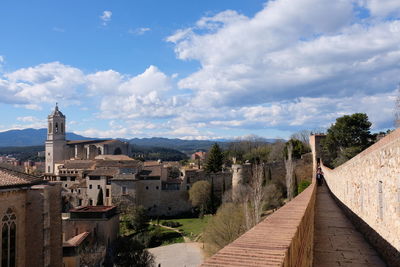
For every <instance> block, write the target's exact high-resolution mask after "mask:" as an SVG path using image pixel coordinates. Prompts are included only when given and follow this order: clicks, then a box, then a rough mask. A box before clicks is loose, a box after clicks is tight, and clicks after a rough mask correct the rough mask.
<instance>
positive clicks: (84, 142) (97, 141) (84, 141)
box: [67, 139, 110, 145]
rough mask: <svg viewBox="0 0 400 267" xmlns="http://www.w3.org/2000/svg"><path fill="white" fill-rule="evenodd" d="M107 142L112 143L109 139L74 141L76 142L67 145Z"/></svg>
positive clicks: (68, 142)
mask: <svg viewBox="0 0 400 267" xmlns="http://www.w3.org/2000/svg"><path fill="white" fill-rule="evenodd" d="M105 141H110V140H108V139H98V140H74V141H67V145H84V144H96V143H103V142H105Z"/></svg>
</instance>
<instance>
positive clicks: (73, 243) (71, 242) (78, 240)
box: [63, 232, 89, 247]
mask: <svg viewBox="0 0 400 267" xmlns="http://www.w3.org/2000/svg"><path fill="white" fill-rule="evenodd" d="M88 235H89V232H83V233H80V234H79V235H76V236H74V237H73V238H70V239H68V240H67V241H66V242H64V243H63V247H79V245H80V244H82V242H83V241H84V240H85V239H86V237H88Z"/></svg>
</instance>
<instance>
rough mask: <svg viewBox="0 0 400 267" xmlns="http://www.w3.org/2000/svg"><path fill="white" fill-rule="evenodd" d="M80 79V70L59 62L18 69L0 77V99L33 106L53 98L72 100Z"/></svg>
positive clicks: (80, 81)
mask: <svg viewBox="0 0 400 267" xmlns="http://www.w3.org/2000/svg"><path fill="white" fill-rule="evenodd" d="M83 81H84V75H83V73H82V71H81V70H79V69H77V68H73V67H70V66H67V65H63V64H61V63H59V62H52V63H47V64H40V65H38V66H35V67H29V68H22V69H19V70H16V71H14V72H11V73H5V74H4V75H3V77H0V93H1V95H2V98H1V99H0V102H3V103H14V104H33V105H35V104H36V105H37V104H39V103H43V102H56V100H57V99H66V100H74V99H76V98H77V90H76V89H77V88H78V87H79V86H80V85H82V84H83Z"/></svg>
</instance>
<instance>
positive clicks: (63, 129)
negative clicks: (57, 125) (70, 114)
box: [61, 123, 65, 134]
mask: <svg viewBox="0 0 400 267" xmlns="http://www.w3.org/2000/svg"><path fill="white" fill-rule="evenodd" d="M64 132H65V128H64V123H61V133H62V134H63V133H64Z"/></svg>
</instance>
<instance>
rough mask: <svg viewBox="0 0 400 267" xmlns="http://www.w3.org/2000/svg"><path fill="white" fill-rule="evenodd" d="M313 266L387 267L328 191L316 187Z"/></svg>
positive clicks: (323, 187) (321, 187) (325, 188)
mask: <svg viewBox="0 0 400 267" xmlns="http://www.w3.org/2000/svg"><path fill="white" fill-rule="evenodd" d="M314 266H317V267H319V266H321V267H330V266H360V267H361V266H386V265H385V264H384V263H383V261H382V260H381V259H380V257H379V255H378V253H377V252H376V251H375V250H374V249H373V248H372V247H371V246H370V245H369V244H368V243H367V241H366V240H365V239H364V237H363V236H362V235H361V233H359V232H358V231H357V230H356V229H355V228H354V226H353V224H352V223H351V222H350V221H349V220H348V219H347V217H346V216H345V215H344V213H343V212H342V210H341V209H340V208H339V207H338V206H337V205H336V203H335V201H334V200H333V198H332V197H331V196H330V194H329V192H328V188H327V187H326V186H325V185H323V186H318V187H317V201H316V213H315V236H314Z"/></svg>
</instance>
